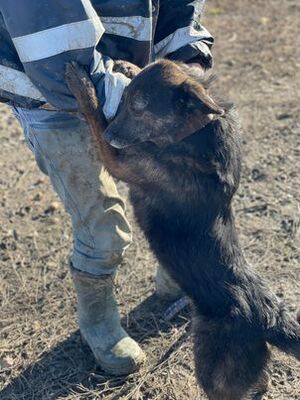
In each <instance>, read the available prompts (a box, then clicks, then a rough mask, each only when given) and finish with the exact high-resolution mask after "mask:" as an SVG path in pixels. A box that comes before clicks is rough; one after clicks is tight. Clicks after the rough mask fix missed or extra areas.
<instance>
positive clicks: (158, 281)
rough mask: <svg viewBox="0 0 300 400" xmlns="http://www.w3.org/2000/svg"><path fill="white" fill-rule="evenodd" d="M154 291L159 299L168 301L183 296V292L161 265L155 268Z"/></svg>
mask: <svg viewBox="0 0 300 400" xmlns="http://www.w3.org/2000/svg"><path fill="white" fill-rule="evenodd" d="M155 289H156V294H157V295H158V296H159V297H161V298H163V299H166V300H170V301H171V300H173V301H175V300H177V299H179V298H181V297H183V296H184V293H183V291H182V290H181V289H180V287H179V286H178V285H177V283H176V282H175V281H174V280H173V279H172V278H171V277H170V275H169V274H168V273H167V271H166V270H165V269H164V268H163V267H162V266H161V265H159V266H158V267H157V271H156V277H155Z"/></svg>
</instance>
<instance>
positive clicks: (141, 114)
mask: <svg viewBox="0 0 300 400" xmlns="http://www.w3.org/2000/svg"><path fill="white" fill-rule="evenodd" d="M187 68H188V67H181V66H180V65H177V64H175V63H173V62H171V61H166V60H161V61H158V62H156V63H154V64H151V65H150V66H148V67H147V68H145V69H144V70H143V71H142V72H141V73H140V74H139V75H137V77H135V78H134V79H133V80H132V81H131V83H130V85H129V86H128V87H127V88H126V90H125V92H124V96H123V99H122V102H121V104H120V108H119V111H118V114H117V116H116V118H115V119H114V120H113V121H112V123H111V124H110V125H109V127H108V128H107V129H106V131H105V134H104V137H105V139H106V141H107V142H109V143H110V144H111V145H112V146H114V147H116V148H123V147H127V146H130V145H133V144H136V143H142V142H145V141H150V142H153V143H155V144H157V145H158V146H167V145H170V144H172V143H177V142H179V141H181V140H183V139H184V138H185V137H187V136H189V135H191V134H192V133H194V132H196V131H198V130H199V129H201V128H203V127H204V126H205V125H207V124H208V123H209V122H210V121H211V120H212V119H213V118H214V116H215V115H223V114H224V110H223V109H222V108H221V107H219V106H218V105H217V104H216V103H215V101H214V100H213V99H212V98H211V97H210V95H209V94H208V91H207V89H206V88H205V86H204V85H203V84H201V83H199V82H198V81H196V80H195V79H193V78H192V77H191V76H190V75H189V74H187V72H186V71H187Z"/></svg>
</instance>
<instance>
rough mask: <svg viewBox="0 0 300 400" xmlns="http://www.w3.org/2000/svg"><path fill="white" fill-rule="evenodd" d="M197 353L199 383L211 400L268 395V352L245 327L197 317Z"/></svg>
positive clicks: (245, 399)
mask: <svg viewBox="0 0 300 400" xmlns="http://www.w3.org/2000/svg"><path fill="white" fill-rule="evenodd" d="M194 353H195V362H196V374H197V378H198V381H199V382H200V383H201V384H202V386H203V388H204V390H205V392H206V394H207V395H208V398H209V399H210V400H242V399H243V400H248V399H249V400H250V399H251V400H253V399H255V398H257V396H256V394H257V393H259V392H264V391H266V389H267V384H266V382H267V372H266V366H267V361H268V358H269V352H268V348H267V346H266V343H265V341H264V339H263V338H262V337H261V335H259V334H258V333H257V332H255V331H252V332H251V331H250V330H249V327H247V326H246V325H245V324H244V323H240V322H239V321H229V320H228V321H224V320H223V319H222V320H221V319H220V320H219V321H217V320H209V319H207V318H202V317H196V318H195V321H194ZM258 386H259V387H258Z"/></svg>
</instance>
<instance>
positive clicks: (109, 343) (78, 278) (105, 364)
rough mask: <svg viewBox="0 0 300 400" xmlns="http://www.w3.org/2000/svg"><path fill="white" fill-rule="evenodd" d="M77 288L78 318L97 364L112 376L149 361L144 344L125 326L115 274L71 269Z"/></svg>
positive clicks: (125, 373)
mask: <svg viewBox="0 0 300 400" xmlns="http://www.w3.org/2000/svg"><path fill="white" fill-rule="evenodd" d="M71 272H72V278H73V281H74V285H75V288H76V291H77V299H78V306H77V317H78V322H79V327H80V331H81V334H82V337H83V339H84V340H85V341H86V342H87V344H88V345H89V347H90V349H91V350H92V352H93V354H94V356H95V358H96V361H97V363H98V364H99V365H100V367H101V368H102V369H103V370H104V371H105V372H107V373H109V374H111V375H116V376H119V375H127V374H130V373H131V372H134V371H136V370H137V369H138V368H139V367H140V365H141V364H142V363H143V362H144V360H145V354H144V352H143V350H142V349H141V348H140V346H139V345H138V344H137V343H136V342H135V341H134V340H133V339H132V338H130V337H129V336H128V334H127V333H126V331H125V330H124V329H123V328H122V326H121V322H120V316H119V312H118V309H117V304H116V301H115V297H114V283H113V276H112V275H102V276H100V277H98V276H94V275H91V274H87V273H84V272H80V271H77V270H75V269H74V268H72V269H71Z"/></svg>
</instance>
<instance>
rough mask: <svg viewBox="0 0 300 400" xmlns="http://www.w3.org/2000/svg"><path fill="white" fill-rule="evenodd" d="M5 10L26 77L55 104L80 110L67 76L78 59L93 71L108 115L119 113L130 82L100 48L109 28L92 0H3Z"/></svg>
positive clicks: (5, 19) (0, 5)
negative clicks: (121, 100) (66, 69)
mask: <svg viewBox="0 0 300 400" xmlns="http://www.w3.org/2000/svg"><path fill="white" fill-rule="evenodd" d="M0 12H1V13H2V15H3V18H4V21H5V24H6V27H7V30H8V32H9V34H10V36H11V38H12V41H13V43H14V46H15V48H16V51H17V53H18V56H19V58H20V61H21V62H22V64H23V67H24V70H25V72H26V75H27V76H28V77H29V78H30V80H31V81H32V82H33V84H34V85H35V87H36V88H37V89H38V90H39V91H40V92H41V93H42V95H43V96H44V98H45V99H46V100H47V101H48V102H49V103H50V104H52V105H53V106H54V107H55V108H57V109H64V110H71V111H75V110H76V109H77V104H76V100H75V98H74V97H73V96H72V94H71V93H70V91H69V89H68V87H67V85H66V83H65V79H64V74H65V65H66V63H67V62H68V61H71V60H74V61H77V62H79V63H80V64H82V65H84V66H86V68H87V69H88V70H89V72H90V75H91V78H92V80H93V82H94V83H95V85H96V87H97V91H98V96H99V98H100V101H101V103H102V105H103V111H104V113H105V115H106V117H107V118H108V119H110V118H112V117H113V116H114V114H115V113H116V110H117V107H118V105H119V102H120V99H121V96H122V93H123V90H124V88H125V86H126V85H127V84H128V83H129V80H128V79H127V78H126V77H125V76H124V75H122V74H120V73H113V71H112V68H113V61H112V60H111V59H110V58H109V57H105V55H102V54H100V53H99V52H97V51H96V46H97V44H98V42H99V40H100V38H101V36H102V35H103V33H104V27H103V25H102V23H101V20H100V19H99V17H98V16H97V14H96V11H95V10H94V8H93V6H92V5H91V2H90V0H72V1H70V0H55V1H40V0H1V2H0Z"/></svg>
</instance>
